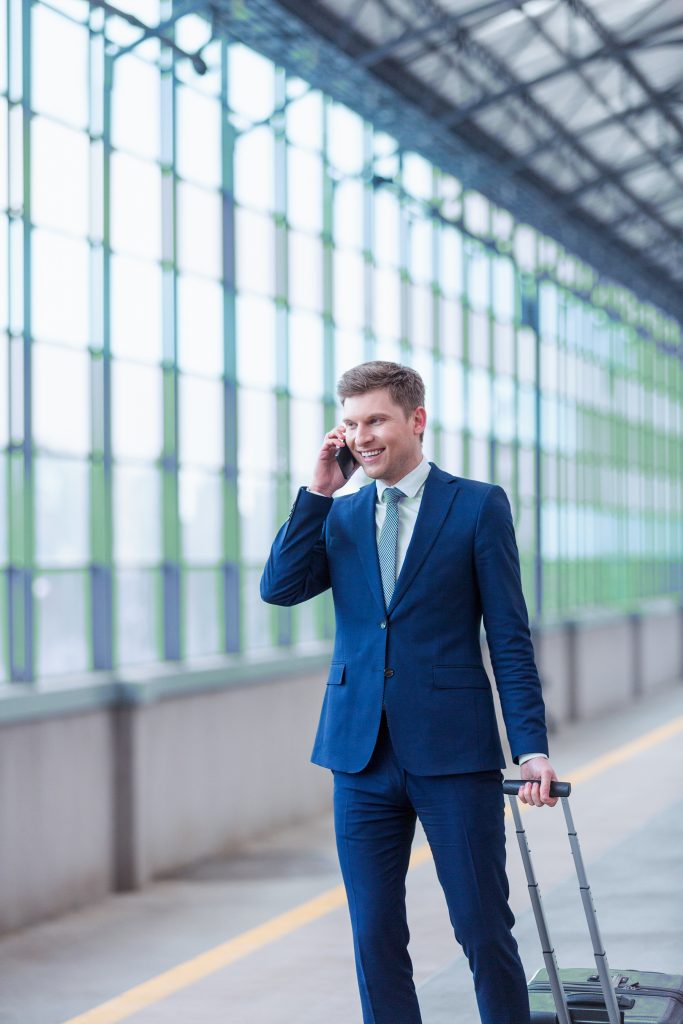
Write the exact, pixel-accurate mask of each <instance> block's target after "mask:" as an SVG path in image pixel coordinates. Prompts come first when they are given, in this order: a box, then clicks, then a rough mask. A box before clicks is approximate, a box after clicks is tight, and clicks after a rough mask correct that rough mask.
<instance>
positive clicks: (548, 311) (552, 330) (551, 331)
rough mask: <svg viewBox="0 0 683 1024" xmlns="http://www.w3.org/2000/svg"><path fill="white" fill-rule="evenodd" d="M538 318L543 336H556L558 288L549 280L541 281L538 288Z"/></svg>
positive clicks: (551, 337) (550, 337) (552, 337)
mask: <svg viewBox="0 0 683 1024" xmlns="http://www.w3.org/2000/svg"><path fill="white" fill-rule="evenodd" d="M538 302H539V320H540V328H541V334H542V335H543V337H544V338H549V339H554V338H557V337H558V329H557V325H558V313H559V307H558V290H557V287H556V286H555V285H554V284H552V282H550V281H542V282H541V284H540V285H539V289H538Z"/></svg>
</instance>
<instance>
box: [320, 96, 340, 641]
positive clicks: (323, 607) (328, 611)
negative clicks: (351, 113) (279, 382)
mask: <svg viewBox="0 0 683 1024" xmlns="http://www.w3.org/2000/svg"><path fill="white" fill-rule="evenodd" d="M330 104H331V101H330V100H328V99H326V98H325V97H323V136H322V175H323V191H322V205H323V217H322V223H323V236H322V240H323V346H324V347H323V427H324V430H325V433H327V431H328V430H331V429H332V427H333V426H334V418H335V417H334V414H335V410H336V396H335V383H336V382H335V336H334V316H333V310H334V288H333V285H334V189H335V183H334V180H333V178H332V175H331V174H330V172H329V160H328V156H327V153H328V111H329V108H330ZM315 616H316V618H315V624H316V636H317V637H318V638H320V637H324V638H326V639H331V638H332V637H333V635H334V621H333V612H332V605H331V602H330V595H329V594H325V595H324V596H323V597H322V598H321V599H319V600H318V601H316V602H315Z"/></svg>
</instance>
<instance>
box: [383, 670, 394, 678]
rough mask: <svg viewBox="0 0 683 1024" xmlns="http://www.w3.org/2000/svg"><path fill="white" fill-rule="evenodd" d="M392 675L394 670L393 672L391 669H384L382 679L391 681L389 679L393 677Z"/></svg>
mask: <svg viewBox="0 0 683 1024" xmlns="http://www.w3.org/2000/svg"><path fill="white" fill-rule="evenodd" d="M393 674H394V670H393V668H385V669H384V678H385V679H391V677H392V676H393Z"/></svg>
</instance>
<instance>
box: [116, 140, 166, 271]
mask: <svg viewBox="0 0 683 1024" xmlns="http://www.w3.org/2000/svg"><path fill="white" fill-rule="evenodd" d="M111 244H112V246H113V248H114V249H115V250H118V251H121V252H126V253H129V254H131V255H133V256H142V257H143V258H145V259H150V260H159V259H161V171H160V169H159V167H157V166H156V165H155V164H150V163H145V162H144V161H143V160H138V159H137V158H136V157H132V156H128V155H127V154H126V153H112V157H111Z"/></svg>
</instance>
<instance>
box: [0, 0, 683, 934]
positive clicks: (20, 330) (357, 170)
mask: <svg viewBox="0 0 683 1024" xmlns="http://www.w3.org/2000/svg"><path fill="white" fill-rule="evenodd" d="M676 7H677V5H676V3H674V2H670V3H667V2H664V3H657V4H652V3H649V2H643V0H623V2H622V0H601V2H595V3H591V4H588V3H580V2H578V0H577V2H572V3H569V2H563V0H533V2H528V3H523V4H521V3H508V2H487V3H484V2H481V3H469V2H463V3H460V4H453V3H442V4H441V5H437V4H435V3H432V2H424V3H419V2H417V0H400V2H399V0H368V2H360V3H350V4H342V3H340V2H334V0H326V2H324V3H322V2H318V3H298V2H293V0H290V2H283V3H276V2H275V0H258V2H256V0H254V2H247V0H243V2H237V0H234V2H227V0H226V2H218V3H214V4H204V3H171V2H157V0H117V3H115V4H109V3H102V2H92V3H86V2H82V0H51V2H47V0H46V2H39V0H35V2H32V3H23V2H21V0H2V3H0V682H1V683H2V686H1V687H0V689H1V699H0V834H1V835H2V848H3V849H2V856H0V891H2V893H3V899H2V901H1V904H0V929H9V928H14V927H17V926H19V925H22V924H26V923H28V922H30V921H34V920H38V919H40V918H42V917H44V916H46V915H48V914H53V913H56V912H59V911H64V910H67V909H69V908H71V907H74V906H77V905H79V904H81V903H84V902H87V901H89V900H92V899H96V898H97V897H98V896H100V895H102V894H103V893H106V892H109V891H111V890H113V889H126V888H133V887H137V886H140V885H142V884H143V883H144V882H145V881H147V880H148V879H151V878H153V877H155V876H156V875H158V874H160V873H162V872H164V871H167V870H170V869H172V868H175V867H177V866H179V865H183V864H187V863H191V862H192V861H194V860H197V859H200V858H202V857H205V856H209V855H211V854H213V853H215V852H217V851H223V850H229V849H232V848H233V847H235V846H237V845H239V843H240V842H241V841H243V840H244V839H245V838H247V837H249V836H252V835H255V834H259V833H263V832H264V831H266V830H267V829H269V828H271V827H273V826H275V825H277V824H281V823H283V822H287V821H292V820H296V819H297V818H300V817H303V816H305V815H308V814H312V813H314V812H315V811H317V810H320V809H322V808H324V807H326V806H327V804H328V801H329V786H328V779H327V777H326V773H323V772H320V771H319V770H318V769H314V768H312V767H311V766H310V765H309V764H308V753H309V749H310V745H311V743H312V738H313V728H314V723H315V720H316V718H317V713H318V708H319V703H320V699H321V685H322V682H323V681H324V676H323V671H324V667H325V666H326V664H327V661H328V656H329V655H328V652H329V649H330V640H331V638H332V636H333V632H334V619H333V609H332V603H331V600H330V599H329V594H328V595H322V596H321V597H319V598H317V599H315V600H314V601H313V602H310V603H308V604H306V605H303V606H300V607H298V608H294V609H288V608H273V607H269V606H266V605H265V604H263V603H262V602H261V600H260V598H259V592H258V581H259V577H260V574H261V571H262V567H263V563H264V561H265V559H266V557H267V554H268V551H269V547H270V544H271V541H272V539H273V536H274V534H275V532H276V531H277V529H278V527H279V525H280V524H281V523H282V522H283V521H284V520H285V519H286V517H287V514H288V511H289V508H290V505H291V502H292V499H293V497H294V495H295V493H296V491H297V489H298V487H299V486H300V485H301V484H306V483H308V482H309V481H310V478H311V473H312V466H313V463H314V460H315V457H316V453H317V451H318V449H319V447H320V444H321V441H322V436H323V434H324V432H325V431H326V430H329V429H330V428H331V427H332V425H333V424H335V423H336V422H338V418H339V407H338V405H337V402H336V396H335V382H336V380H337V378H338V377H339V375H340V374H341V372H342V371H343V370H345V369H347V368H348V367H350V366H352V365H354V364H356V363H358V362H361V361H363V360H366V359H374V358H379V359H392V360H397V361H400V362H404V363H408V364H410V365H411V366H414V367H415V368H416V369H417V370H419V372H420V373H421V374H422V376H423V378H424V380H425V383H426V386H427V407H428V413H429V423H428V429H427V432H426V436H425V442H424V447H425V453H426V454H427V456H428V458H430V459H431V460H433V461H434V462H436V463H437V464H438V465H440V466H442V467H443V468H444V469H446V470H448V471H450V472H452V473H455V474H460V475H464V476H468V477H474V478H477V479H481V480H490V481H495V482H497V483H499V484H501V485H502V486H503V487H504V488H505V490H506V491H507V493H508V495H509V497H510V501H511V504H512V508H513V512H514V517H515V525H516V531H517V540H518V545H519V550H520V558H521V564H522V573H523V582H524V590H525V595H526V598H527V604H528V608H529V614H530V619H531V622H532V627H533V631H534V637H535V640H536V650H537V655H538V660H539V667H540V669H541V673H542V676H543V679H544V682H545V684H546V687H547V694H546V695H547V701H548V707H549V712H550V715H551V717H552V720H553V722H554V723H555V724H557V725H559V724H561V723H562V722H563V721H566V720H576V719H578V718H580V717H585V716H590V715H592V714H595V713H597V712H600V711H605V710H607V709H609V708H611V707H617V706H619V705H620V704H621V705H623V704H624V703H625V702H628V701H630V700H634V699H638V698H640V697H641V696H642V695H643V694H644V693H646V692H647V691H648V690H649V689H650V688H652V687H654V686H658V685H660V684H664V683H666V682H670V681H672V680H674V679H676V678H678V677H680V676H681V675H683V641H682V639H681V632H682V630H681V624H682V621H683V619H682V612H681V594H682V590H683V521H682V519H681V508H682V504H683V502H682V498H683V454H682V453H683V445H682V441H683V367H682V363H681V355H682V352H683V349H682V343H681V321H682V319H683V297H682V295H683V293H682V291H681V288H682V282H683V238H682V226H683V191H682V190H681V184H682V183H683V109H682V107H681V104H682V102H683V80H682V78H681V52H680V51H681V46H680V42H681V40H680V36H681V30H682V29H683V22H682V20H681V17H680V9H679V10H678V11H677V10H676ZM353 486H358V481H356V482H355V483H354V484H353ZM245 759H247V760H249V759H251V760H250V763H252V764H254V765H257V766H261V768H262V771H261V778H260V781H258V780H257V781H255V777H254V772H253V771H251V772H249V773H246V774H245V775H240V774H239V773H238V765H240V763H244V761H245ZM257 774H258V773H257ZM247 776H248V777H249V779H248V781H247ZM39 849H43V850H50V852H51V855H50V857H49V858H48V859H47V860H45V859H44V858H41V857H40V856H39V855H38V853H37V851H38V850H39Z"/></svg>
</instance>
